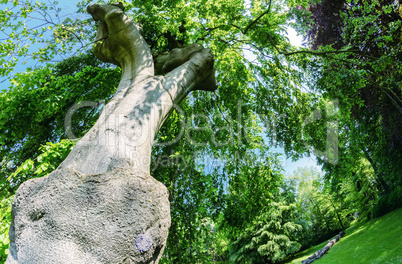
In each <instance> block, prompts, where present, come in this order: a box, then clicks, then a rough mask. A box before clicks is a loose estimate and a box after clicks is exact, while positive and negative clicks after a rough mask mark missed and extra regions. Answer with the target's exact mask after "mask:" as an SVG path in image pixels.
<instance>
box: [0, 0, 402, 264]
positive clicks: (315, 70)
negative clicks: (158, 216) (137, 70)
mask: <svg viewBox="0 0 402 264" xmlns="http://www.w3.org/2000/svg"><path fill="white" fill-rule="evenodd" d="M99 2H101V1H99ZM89 3H90V1H86V0H85V1H81V2H80V3H79V4H78V6H77V13H75V14H70V15H68V16H65V14H64V13H63V10H62V9H61V8H60V7H59V6H60V5H59V4H58V3H57V2H52V1H50V2H46V3H45V2H39V1H38V2H35V3H33V2H31V1H27V0H26V1H17V0H14V1H12V0H3V1H1V5H2V6H3V8H2V11H1V16H0V32H1V37H0V38H1V39H2V40H1V42H0V50H1V53H0V62H1V64H2V67H1V68H0V69H1V70H0V75H1V76H2V77H3V78H8V79H9V80H10V81H11V86H10V87H3V91H2V93H1V97H0V108H1V114H0V144H1V147H0V163H1V170H0V188H1V192H0V194H1V197H0V199H1V202H0V204H1V209H0V218H1V219H2V225H1V226H0V233H1V235H0V246H1V248H0V250H2V251H0V254H2V256H3V257H4V255H5V254H6V253H7V252H6V251H7V245H8V238H7V230H8V229H7V226H8V222H7V220H9V217H10V211H9V205H10V201H11V199H12V195H13V194H14V193H15V191H16V189H17V188H18V186H19V185H20V184H21V183H22V182H24V181H25V180H27V179H30V178H33V177H40V176H44V175H46V174H47V173H49V172H51V171H52V170H53V169H55V168H56V167H57V165H58V164H60V162H61V161H62V160H63V159H64V158H65V157H66V156H67V155H68V153H69V151H70V150H71V148H72V147H73V145H74V141H71V140H70V139H71V133H67V132H68V131H70V132H72V134H73V135H74V136H75V137H77V138H79V137H81V136H82V135H84V134H85V132H86V131H87V130H88V129H89V128H90V127H91V126H92V125H93V124H94V122H95V121H96V118H97V116H98V115H99V113H100V111H101V110H102V107H103V105H104V103H105V102H107V101H108V100H109V99H110V98H111V96H112V95H113V92H114V91H115V88H116V86H117V84H118V82H119V78H120V77H119V76H120V68H119V67H112V66H111V65H109V64H105V63H102V62H100V61H98V60H96V59H95V57H94V56H93V55H92V54H91V51H90V50H91V46H92V44H93V43H92V41H93V39H95V38H94V35H95V32H96V31H95V29H94V28H95V26H94V24H93V23H92V22H91V19H90V18H89V15H87V14H85V12H84V10H85V8H86V6H87V5H88V4H89ZM123 5H124V6H125V10H126V13H127V14H128V15H129V16H130V17H131V18H132V19H133V20H134V21H135V22H136V23H138V24H139V25H140V26H141V27H142V29H143V32H144V38H145V40H146V41H147V43H148V45H149V46H150V48H151V51H152V53H153V56H154V57H155V58H157V57H158V56H162V55H163V54H164V53H166V52H169V51H171V50H172V49H174V48H178V47H183V46H187V45H190V44H192V43H199V44H201V45H203V46H204V47H208V48H210V49H211V51H212V53H213V55H214V57H215V68H216V79H217V81H218V90H217V91H216V92H214V93H211V94H205V93H199V92H197V91H194V92H193V93H192V94H191V96H190V97H189V98H188V99H186V100H184V101H183V102H182V103H181V104H180V105H179V106H177V107H176V110H175V111H174V112H173V113H172V114H171V116H170V117H169V118H168V120H166V121H165V123H164V125H163V127H162V128H161V130H160V132H159V134H158V136H157V140H156V142H155V145H154V147H153V160H152V164H151V171H152V175H153V177H155V178H156V179H157V180H159V181H161V182H162V183H164V184H165V185H166V186H167V187H168V190H169V195H170V196H169V199H170V202H171V211H172V212H171V214H172V226H171V228H170V234H169V238H168V244H167V248H166V250H165V258H164V259H163V263H213V262H215V263H216V262H217V261H228V260H230V261H233V262H235V263H245V262H247V263H269V262H272V263H275V262H277V261H280V260H283V259H284V258H286V257H288V256H291V255H293V254H294V253H295V252H297V251H298V250H299V249H302V248H306V247H308V246H311V245H313V244H314V243H317V242H320V241H321V240H324V239H327V238H329V236H331V235H333V234H335V233H336V232H337V231H339V230H340V229H343V228H344V227H345V226H347V225H349V224H350V223H351V222H352V221H353V220H355V219H356V218H358V217H359V216H360V217H359V218H358V219H366V218H367V217H368V218H370V217H375V216H377V215H381V214H383V213H385V212H387V211H389V210H392V209H395V208H397V207H399V206H400V205H401V204H400V201H401V200H402V199H401V198H402V189H401V187H400V186H401V179H402V177H401V171H402V168H401V164H402V152H401V149H402V132H401V131H402V84H401V79H402V78H401V74H402V68H401V67H402V63H401V59H402V55H401V54H402V50H401V41H402V35H401V34H402V33H401V32H402V25H401V23H402V12H401V10H402V6H401V4H400V3H399V2H398V1H378V0H370V1H362V0H339V1H327V0H322V1H317V0H283V1H274V0H262V1H254V0H251V1H240V0H236V1H223V0H215V1H210V0H195V1H182V0H166V1H159V0H155V1H137V0H133V1H129V2H123ZM288 28H294V29H295V30H296V31H297V32H298V34H300V35H302V36H305V45H304V47H294V46H292V45H291V43H290V41H289V38H288V36H287V30H288ZM25 61H27V62H28V63H29V64H30V65H34V66H32V67H31V68H27V69H26V70H25V71H24V72H21V73H13V69H14V67H16V65H19V64H20V63H24V62H25ZM67 113H70V114H73V115H72V119H71V122H70V123H69V125H68V126H66V125H65V124H66V115H67ZM66 127H67V128H68V129H66ZM272 147H282V148H284V150H285V153H286V155H288V156H289V157H292V158H294V159H297V158H300V157H303V156H310V155H315V156H317V159H318V161H319V164H320V165H322V172H319V171H314V170H312V169H299V170H298V171H295V172H294V173H293V174H292V175H284V173H283V168H282V166H281V164H280V162H279V158H278V155H276V154H275V153H272ZM10 197H11V198H10ZM3 219H4V221H3ZM3 223H4V224H3ZM308 234H311V235H308Z"/></svg>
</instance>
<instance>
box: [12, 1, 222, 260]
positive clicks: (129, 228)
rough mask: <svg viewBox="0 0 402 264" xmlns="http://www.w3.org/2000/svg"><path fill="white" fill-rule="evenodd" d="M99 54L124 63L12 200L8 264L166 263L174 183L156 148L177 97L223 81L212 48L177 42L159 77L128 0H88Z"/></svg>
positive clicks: (213, 88) (176, 102) (120, 64)
mask: <svg viewBox="0 0 402 264" xmlns="http://www.w3.org/2000/svg"><path fill="white" fill-rule="evenodd" d="M88 12H89V13H90V14H91V15H92V17H93V18H94V19H95V20H96V21H99V22H100V25H99V28H98V34H97V39H98V42H97V44H96V46H95V48H94V53H95V55H96V56H97V57H98V58H99V59H101V60H103V61H107V62H111V63H114V64H116V65H118V66H120V67H121V68H122V78H121V81H120V83H119V86H118V88H117V91H116V94H115V96H114V97H113V99H112V100H111V101H110V102H109V103H108V104H107V105H106V106H105V109H104V110H103V112H102V114H101V116H100V118H99V120H98V121H97V122H96V124H95V126H94V127H93V128H92V129H91V130H90V131H89V132H88V133H87V134H86V135H85V136H84V137H83V138H82V139H81V140H80V141H79V142H78V143H77V144H76V146H75V147H74V149H73V150H72V151H71V153H70V155H69V156H68V157H67V158H66V160H65V161H64V162H63V163H62V164H61V165H60V166H59V167H58V168H57V169H56V170H55V171H54V172H52V173H51V174H49V175H48V176H47V177H43V178H37V179H33V180H29V181H27V182H25V183H24V184H23V185H21V187H20V188H19V189H18V191H17V193H16V195H15V198H14V201H13V208H12V224H11V227H10V241H11V243H10V254H9V256H8V258H7V261H6V263H7V264H13V263H26V264H28V263H29V264H32V263H38V264H47V263H49V264H58V263H63V264H64V263H65V264H67V263H68V264H71V263H74V264H87V263H91V264H95V263H108V264H109V263H116V264H117V263H158V261H159V259H160V257H161V256H162V253H163V249H164V247H165V243H166V239H167V235H168V229H169V226H170V205H169V200H168V192H167V189H166V187H165V186H164V185H163V184H161V183H160V182H158V181H156V180H155V179H154V178H152V177H151V176H150V171H149V165H150V160H151V147H152V143H153V141H154V138H155V136H156V134H157V133H158V130H159V128H160V127H161V125H162V124H163V122H164V120H165V119H166V118H167V117H168V115H169V113H170V112H171V110H172V109H173V107H174V105H176V104H179V103H180V101H181V100H182V99H183V98H184V97H186V96H187V94H188V93H189V92H191V91H192V90H195V89H201V90H208V91H211V90H215V89H216V85H215V82H214V71H213V57H212V55H211V52H210V51H209V50H208V49H204V48H203V47H202V46H200V45H191V46H190V47H187V48H183V49H180V50H175V51H174V52H172V53H171V54H170V55H169V56H167V57H165V58H164V59H163V60H161V59H160V60H159V61H158V62H159V64H163V65H162V68H163V71H170V70H171V71H170V72H168V73H167V74H166V75H165V76H154V63H153V58H152V55H151V52H150V50H149V48H148V46H147V44H146V43H145V41H144V39H143V38H142V36H141V34H140V31H139V28H138V27H137V26H136V25H135V24H134V23H133V22H132V21H131V20H130V19H129V18H128V17H127V16H125V15H124V13H123V7H122V6H121V4H109V5H90V6H89V7H88Z"/></svg>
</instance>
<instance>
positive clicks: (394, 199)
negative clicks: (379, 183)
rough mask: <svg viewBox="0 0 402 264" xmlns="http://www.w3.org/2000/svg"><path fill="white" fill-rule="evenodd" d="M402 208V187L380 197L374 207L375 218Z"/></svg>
mask: <svg viewBox="0 0 402 264" xmlns="http://www.w3.org/2000/svg"><path fill="white" fill-rule="evenodd" d="M401 207H402V186H398V187H397V188H396V189H394V190H393V191H392V192H390V193H388V194H384V195H382V196H380V199H378V201H377V203H376V204H375V206H374V217H379V216H382V215H385V214H386V213H389V212H391V211H393V210H396V209H398V208H401Z"/></svg>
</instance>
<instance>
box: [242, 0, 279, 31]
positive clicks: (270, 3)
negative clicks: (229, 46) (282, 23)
mask: <svg viewBox="0 0 402 264" xmlns="http://www.w3.org/2000/svg"><path fill="white" fill-rule="evenodd" d="M271 6H272V0H270V1H269V6H268V9H267V10H266V11H265V12H263V13H262V14H261V15H259V16H258V17H257V18H256V19H254V20H253V21H251V23H250V24H248V26H247V27H246V28H245V29H244V30H243V34H244V35H246V33H247V31H248V30H249V29H250V28H251V27H252V26H254V24H255V23H257V21H258V20H260V19H261V18H262V17H263V16H265V15H266V14H268V13H269V11H271Z"/></svg>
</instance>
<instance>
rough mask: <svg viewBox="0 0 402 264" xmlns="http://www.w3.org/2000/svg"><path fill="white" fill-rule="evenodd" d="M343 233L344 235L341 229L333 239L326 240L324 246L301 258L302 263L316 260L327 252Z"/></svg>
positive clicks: (306, 263) (307, 263)
mask: <svg viewBox="0 0 402 264" xmlns="http://www.w3.org/2000/svg"><path fill="white" fill-rule="evenodd" d="M344 235H345V232H344V231H341V232H340V233H339V234H338V235H337V236H336V237H335V238H334V239H332V240H330V241H328V244H327V245H326V246H325V247H324V248H322V249H320V250H318V251H317V252H315V253H314V254H313V255H312V256H310V257H309V258H308V259H306V260H303V261H302V264H310V263H313V262H314V261H315V260H317V259H319V258H321V257H322V256H324V254H326V253H327V252H328V250H329V249H330V248H331V247H332V246H333V245H335V243H336V242H338V241H339V239H341V237H343V236H344Z"/></svg>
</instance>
